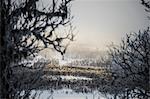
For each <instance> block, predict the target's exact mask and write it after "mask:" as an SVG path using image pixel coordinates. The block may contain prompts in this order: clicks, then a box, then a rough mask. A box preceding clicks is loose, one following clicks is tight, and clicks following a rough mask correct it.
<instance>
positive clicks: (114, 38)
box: [71, 0, 148, 50]
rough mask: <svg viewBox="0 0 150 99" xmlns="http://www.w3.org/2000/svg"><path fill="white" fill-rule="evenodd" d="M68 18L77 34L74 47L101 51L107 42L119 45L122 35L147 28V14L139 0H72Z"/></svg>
mask: <svg viewBox="0 0 150 99" xmlns="http://www.w3.org/2000/svg"><path fill="white" fill-rule="evenodd" d="M72 15H74V19H73V26H75V27H76V30H75V32H77V31H78V32H77V36H76V41H75V42H74V43H73V44H72V45H71V46H74V47H76V45H77V44H78V45H79V47H81V45H82V46H88V47H91V48H93V47H94V48H99V49H101V50H104V49H105V48H106V45H109V44H110V43H111V42H114V43H119V42H120V40H121V38H123V37H125V34H126V33H131V32H137V31H138V30H139V29H144V28H146V27H147V26H148V20H147V15H148V14H147V13H146V12H145V11H144V7H143V6H142V5H141V4H140V0H74V1H73V2H72Z"/></svg>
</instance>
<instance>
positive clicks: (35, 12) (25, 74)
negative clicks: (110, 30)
mask: <svg viewBox="0 0 150 99" xmlns="http://www.w3.org/2000/svg"><path fill="white" fill-rule="evenodd" d="M47 1H48V2H47ZM75 1H76V0H46V1H45V2H44V0H0V99H149V98H150V27H149V26H147V27H146V28H145V29H140V28H139V30H138V32H134V31H133V32H130V33H126V34H125V35H124V37H123V38H122V39H121V38H120V39H121V41H120V42H119V44H115V43H111V44H109V46H107V48H108V49H107V50H105V51H101V50H98V49H96V50H95V49H94V50H90V49H88V48H85V49H84V50H83V48H82V47H83V46H80V47H79V48H78V50H76V49H74V48H72V49H73V50H70V49H69V48H70V46H71V45H72V44H74V43H73V42H75V41H76V40H78V39H77V37H78V36H80V34H78V36H76V35H77V34H76V29H78V27H80V26H74V21H73V20H74V18H75V17H76V16H75V15H73V14H72V10H71V8H72V7H73V6H74V2H75ZM137 1H139V4H140V5H141V6H142V7H143V9H141V10H143V11H144V12H145V13H147V14H148V15H150V1H149V0H137ZM145 17H146V19H147V20H148V21H150V16H145ZM106 20H107V19H106ZM148 21H147V22H148ZM148 25H149V22H148ZM91 39H94V38H91ZM87 42H88V40H87ZM111 42H113V41H111ZM76 47H77V46H76ZM76 47H75V48H76ZM47 50H50V52H49V51H47ZM47 57H49V58H47ZM61 95H62V96H61ZM64 95H70V96H71V97H74V98H65V96H64ZM74 95H75V96H76V95H79V96H78V98H75V96H74ZM58 96H59V97H58ZM63 96H64V98H63Z"/></svg>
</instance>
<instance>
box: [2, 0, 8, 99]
mask: <svg viewBox="0 0 150 99" xmlns="http://www.w3.org/2000/svg"><path fill="white" fill-rule="evenodd" d="M4 1H5V0H0V6H1V8H0V99H9V92H8V91H9V83H8V82H7V77H8V73H7V72H6V71H5V70H6V62H7V61H6V60H4V57H3V56H4V55H6V51H5V50H6V49H4V46H5V43H4V36H5V25H6V24H5V23H6V22H5V10H4V5H3V3H4Z"/></svg>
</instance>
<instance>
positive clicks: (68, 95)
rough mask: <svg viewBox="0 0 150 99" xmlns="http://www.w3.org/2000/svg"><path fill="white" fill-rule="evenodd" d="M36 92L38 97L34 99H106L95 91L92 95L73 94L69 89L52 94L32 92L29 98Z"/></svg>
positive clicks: (45, 91) (44, 91)
mask: <svg viewBox="0 0 150 99" xmlns="http://www.w3.org/2000/svg"><path fill="white" fill-rule="evenodd" d="M36 92H37V96H38V95H40V96H39V97H37V98H35V99H107V98H106V97H105V96H104V95H102V94H101V93H99V92H97V91H95V92H93V93H75V92H74V91H72V90H71V89H61V90H56V91H54V92H53V93H52V92H51V91H50V90H43V91H41V90H38V91H35V90H33V91H32V93H31V96H33V95H34V94H35V93H36ZM48 97H49V98H48Z"/></svg>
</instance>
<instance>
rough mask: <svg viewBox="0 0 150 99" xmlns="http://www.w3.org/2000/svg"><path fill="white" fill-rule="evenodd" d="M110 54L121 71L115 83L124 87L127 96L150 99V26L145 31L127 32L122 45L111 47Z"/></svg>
mask: <svg viewBox="0 0 150 99" xmlns="http://www.w3.org/2000/svg"><path fill="white" fill-rule="evenodd" d="M110 55H111V57H112V63H113V65H115V66H116V67H118V70H119V71H121V73H120V74H119V73H118V74H117V73H116V74H117V75H116V76H115V77H116V78H115V79H114V80H115V81H114V82H113V85H117V86H119V85H121V86H122V87H124V90H125V92H126V93H127V94H126V95H125V96H126V97H127V98H129V97H131V98H134V97H137V98H144V99H148V97H150V90H149V89H150V88H149V85H150V81H149V80H150V78H149V77H150V30H149V28H148V29H147V30H144V31H143V32H141V31H139V33H131V34H127V36H126V39H124V40H122V43H121V44H120V46H118V47H116V46H114V47H113V48H111V51H110ZM119 68H120V69H119ZM115 83H117V84H115ZM113 85H112V86H113Z"/></svg>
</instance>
